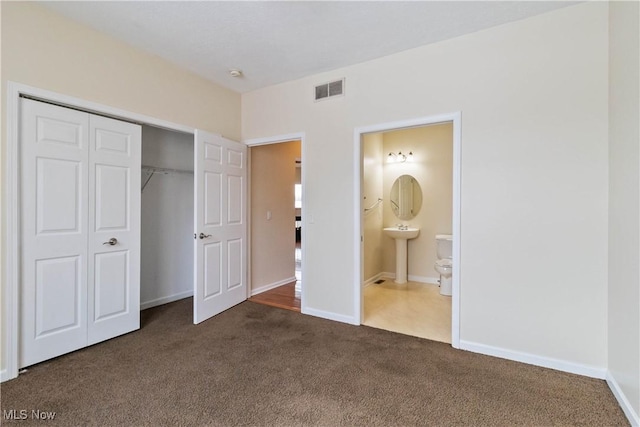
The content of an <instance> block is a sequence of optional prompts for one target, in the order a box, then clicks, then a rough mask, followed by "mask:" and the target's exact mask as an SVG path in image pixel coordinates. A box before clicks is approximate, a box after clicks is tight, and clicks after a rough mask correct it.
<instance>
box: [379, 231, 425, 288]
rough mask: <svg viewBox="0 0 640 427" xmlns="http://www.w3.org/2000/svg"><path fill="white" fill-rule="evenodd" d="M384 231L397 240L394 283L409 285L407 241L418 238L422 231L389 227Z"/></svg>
mask: <svg viewBox="0 0 640 427" xmlns="http://www.w3.org/2000/svg"><path fill="white" fill-rule="evenodd" d="M383 230H384V233H385V234H386V235H387V236H389V237H391V238H393V239H395V240H396V280H394V282H396V283H399V284H402V283H407V240H409V239H415V238H416V237H418V234H420V229H419V228H410V227H407V228H399V227H388V228H385V229H383Z"/></svg>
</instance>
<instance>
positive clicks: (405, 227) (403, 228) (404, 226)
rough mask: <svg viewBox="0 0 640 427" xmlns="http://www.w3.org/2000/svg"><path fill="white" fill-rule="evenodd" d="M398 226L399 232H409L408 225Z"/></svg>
mask: <svg viewBox="0 0 640 427" xmlns="http://www.w3.org/2000/svg"><path fill="white" fill-rule="evenodd" d="M396 225H397V226H398V230H408V229H409V226H408V225H402V224H396Z"/></svg>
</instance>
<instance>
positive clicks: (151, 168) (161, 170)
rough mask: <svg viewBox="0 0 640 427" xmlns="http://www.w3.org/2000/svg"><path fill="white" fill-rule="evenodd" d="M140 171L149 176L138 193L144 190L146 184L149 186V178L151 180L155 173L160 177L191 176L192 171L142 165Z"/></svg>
mask: <svg viewBox="0 0 640 427" xmlns="http://www.w3.org/2000/svg"><path fill="white" fill-rule="evenodd" d="M142 170H143V171H144V172H147V173H148V174H149V177H148V178H147V180H146V181H145V182H144V184H142V188H141V189H140V192H143V191H144V188H145V187H146V186H147V184H149V181H151V178H153V175H155V174H157V173H159V174H162V175H169V174H171V173H186V174H193V171H190V170H186V169H169V168H160V167H156V166H149V165H142Z"/></svg>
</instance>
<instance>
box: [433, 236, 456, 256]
mask: <svg viewBox="0 0 640 427" xmlns="http://www.w3.org/2000/svg"><path fill="white" fill-rule="evenodd" d="M452 253H453V236H452V235H451V234H436V254H437V255H438V259H451V254H452Z"/></svg>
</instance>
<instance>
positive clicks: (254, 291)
mask: <svg viewBox="0 0 640 427" xmlns="http://www.w3.org/2000/svg"><path fill="white" fill-rule="evenodd" d="M295 281H296V276H293V277H289V278H288V279H283V280H278V281H277V282H273V283H269V284H268V285H263V286H260V287H259V288H255V289H251V296H254V295H258V294H261V293H263V292H267V291H270V290H271V289H274V288H277V287H278V286H282V285H286V284H287V283H291V282H295Z"/></svg>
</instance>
